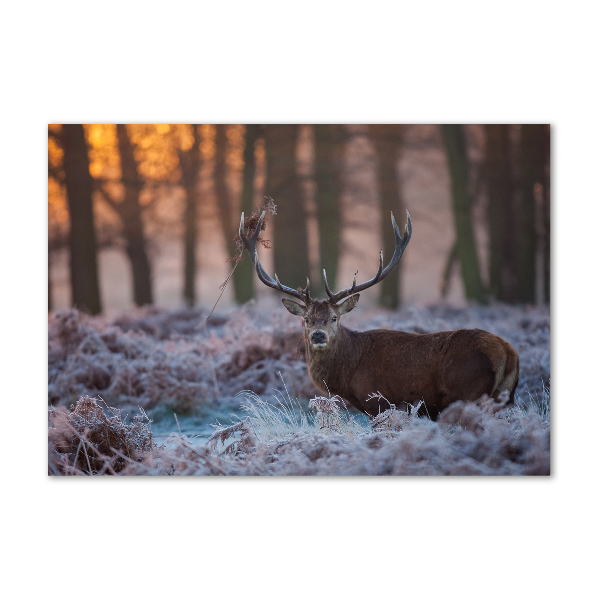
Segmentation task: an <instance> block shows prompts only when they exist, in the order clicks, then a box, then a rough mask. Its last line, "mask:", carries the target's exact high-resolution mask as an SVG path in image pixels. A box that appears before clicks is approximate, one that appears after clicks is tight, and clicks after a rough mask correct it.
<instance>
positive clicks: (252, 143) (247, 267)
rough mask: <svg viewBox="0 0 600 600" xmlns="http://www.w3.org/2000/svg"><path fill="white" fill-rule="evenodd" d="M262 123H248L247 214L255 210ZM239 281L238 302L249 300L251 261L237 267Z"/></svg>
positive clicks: (244, 206)
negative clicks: (257, 149) (258, 145)
mask: <svg viewBox="0 0 600 600" xmlns="http://www.w3.org/2000/svg"><path fill="white" fill-rule="evenodd" d="M262 135H263V133H262V127H261V126H260V125H246V134H245V142H244V172H243V182H242V212H244V213H245V214H246V215H247V216H249V215H251V214H252V212H253V201H254V179H255V177H256V156H255V150H256V142H257V141H258V140H259V139H260V138H261V137H262ZM236 274H237V277H238V281H239V292H238V294H237V297H238V302H240V303H243V302H247V301H248V300H250V299H251V298H253V297H254V269H253V268H252V263H251V262H250V261H247V260H244V261H241V262H240V263H239V264H238V266H237V269H236Z"/></svg>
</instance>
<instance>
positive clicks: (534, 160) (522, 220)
mask: <svg viewBox="0 0 600 600" xmlns="http://www.w3.org/2000/svg"><path fill="white" fill-rule="evenodd" d="M519 150H520V151H519V164H520V167H521V207H520V210H519V223H518V232H519V235H518V261H517V274H518V284H519V298H520V300H521V301H522V302H530V303H534V302H535V300H536V294H535V287H536V276H539V277H542V276H543V273H536V252H537V244H538V240H539V237H540V236H543V235H544V233H543V229H546V231H547V242H544V241H543V240H539V241H540V242H541V245H542V246H543V247H544V248H545V251H544V255H545V257H546V258H545V260H544V263H546V265H547V267H546V269H544V270H545V271H546V272H547V278H548V280H549V274H550V269H549V263H550V260H549V257H550V252H549V251H550V211H549V193H545V192H547V190H548V189H549V161H550V128H549V126H548V125H537V124H536V125H522V126H521V140H520V146H519ZM536 191H537V192H538V193H539V197H540V200H539V201H538V203H537V204H536ZM546 204H548V206H547V207H546ZM543 213H545V214H543ZM536 221H540V222H542V223H545V224H546V227H543V228H538V229H541V231H538V230H536ZM542 268H543V267H542ZM547 289H548V290H549V285H548V286H547ZM548 299H549V297H548Z"/></svg>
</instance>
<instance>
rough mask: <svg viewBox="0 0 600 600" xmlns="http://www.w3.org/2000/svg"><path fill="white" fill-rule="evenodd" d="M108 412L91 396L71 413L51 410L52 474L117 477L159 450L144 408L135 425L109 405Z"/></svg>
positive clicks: (78, 402) (50, 458) (74, 407)
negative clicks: (132, 464)
mask: <svg viewBox="0 0 600 600" xmlns="http://www.w3.org/2000/svg"><path fill="white" fill-rule="evenodd" d="M105 405H106V403H105ZM106 409H107V411H108V413H109V414H106V413H105V412H104V410H103V409H102V407H101V406H100V404H98V401H97V400H96V399H95V398H91V397H90V396H84V397H82V398H80V399H79V400H78V401H77V404H76V405H71V412H70V413H69V412H67V411H66V410H65V409H63V408H62V407H61V408H59V409H55V408H51V409H50V411H49V416H48V418H49V429H48V441H49V446H48V453H49V456H48V459H49V472H53V471H58V472H59V473H61V474H62V473H64V474H81V472H84V473H86V474H88V475H92V474H102V473H105V472H107V471H108V472H112V473H113V474H114V473H115V472H117V473H118V472H119V471H121V470H122V469H123V468H124V467H125V465H126V464H127V463H128V462H137V461H139V460H141V459H142V457H143V456H144V454H145V453H147V452H149V451H150V450H152V449H153V448H155V447H156V444H155V443H154V441H153V440H152V432H151V431H150V427H149V425H150V423H151V421H150V419H148V417H147V415H146V413H145V412H144V410H143V409H141V408H140V411H141V414H139V415H136V416H134V417H133V422H132V423H127V422H126V418H123V417H122V416H121V410H119V409H117V408H112V407H110V406H106ZM59 473H53V474H59Z"/></svg>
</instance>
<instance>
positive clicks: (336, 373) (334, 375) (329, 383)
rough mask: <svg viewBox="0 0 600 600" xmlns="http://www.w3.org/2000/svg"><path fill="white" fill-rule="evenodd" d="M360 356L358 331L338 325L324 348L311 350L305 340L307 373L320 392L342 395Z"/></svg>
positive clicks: (360, 343) (360, 347)
mask: <svg viewBox="0 0 600 600" xmlns="http://www.w3.org/2000/svg"><path fill="white" fill-rule="evenodd" d="M361 355H362V339H361V334H360V333H359V332H357V331H350V330H349V329H346V328H345V327H343V326H342V327H340V329H339V331H338V332H337V334H336V336H335V338H334V339H333V340H332V343H331V345H330V346H329V347H328V348H326V349H325V350H316V349H314V348H313V347H312V346H311V345H310V343H309V342H308V339H307V340H306V357H307V363H308V372H309V375H310V377H311V379H312V380H313V382H314V384H315V385H316V386H317V387H318V388H319V389H321V390H323V392H325V393H327V392H330V393H331V394H338V395H340V396H342V397H344V394H345V393H346V387H347V385H348V382H349V381H350V378H351V375H352V373H353V372H354V369H355V368H356V366H357V365H358V363H359V362H360V358H361Z"/></svg>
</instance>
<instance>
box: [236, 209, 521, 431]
mask: <svg viewBox="0 0 600 600" xmlns="http://www.w3.org/2000/svg"><path fill="white" fill-rule="evenodd" d="M263 217H264V212H263V214H262V215H261V217H260V220H259V221H258V224H257V225H256V227H254V231H253V233H252V235H251V237H250V238H248V237H246V235H245V234H244V223H245V222H244V215H243V214H242V221H241V223H240V232H239V233H240V238H241V240H242V241H243V243H244V245H245V247H246V248H247V250H248V252H249V254H250V257H251V258H252V263H253V264H254V266H255V268H256V272H257V274H258V277H259V279H260V280H261V281H262V282H263V283H264V284H265V285H267V286H269V287H272V288H274V289H277V290H280V291H282V292H285V293H286V294H288V295H290V296H293V297H294V298H297V299H298V300H300V301H301V302H302V304H299V303H297V302H294V301H292V300H289V299H288V298H283V299H282V302H283V304H284V305H285V307H286V308H287V310H288V311H289V312H291V313H292V314H294V315H298V316H300V317H302V318H303V321H304V329H305V331H304V337H305V343H306V356H307V361H308V371H309V373H310V376H311V378H312V380H313V382H314V383H315V384H316V385H317V386H318V387H319V388H320V389H322V390H323V391H324V392H328V393H331V394H337V395H338V396H341V397H342V398H344V399H345V400H347V401H348V402H350V404H352V405H353V406H355V407H356V408H357V409H359V410H361V411H363V412H364V413H366V414H368V415H371V416H376V415H377V414H379V413H380V412H382V411H384V410H387V409H388V408H390V404H394V405H396V406H397V407H398V408H402V406H401V405H402V404H403V403H408V404H416V403H417V402H419V401H420V400H422V401H423V402H424V404H425V408H426V409H427V413H428V414H429V416H430V417H431V418H432V419H435V418H436V416H437V415H438V413H439V412H440V411H441V410H443V409H444V408H446V407H447V406H448V405H449V404H451V403H452V402H455V401H457V400H466V401H469V400H477V399H478V398H480V397H481V396H483V395H484V394H488V395H489V396H491V397H494V398H497V397H498V395H499V394H500V393H501V392H503V391H505V390H506V391H508V392H509V395H510V396H509V397H510V401H511V402H512V401H514V394H515V388H516V387H517V382H518V379H519V356H518V354H517V352H516V351H515V349H514V348H513V347H512V346H511V345H510V344H509V343H508V342H506V341H505V340H503V339H502V338H499V337H498V336H496V335H493V334H491V333H488V332H487V331H482V330H481V329H459V330H458V331H442V332H440V333H429V334H415V333H404V332H401V331H389V330H383V329H376V330H373V331H364V332H358V331H350V330H349V329H346V328H345V327H343V326H342V325H341V324H340V319H341V317H342V315H344V314H346V313H347V312H349V311H351V310H352V309H353V308H354V307H355V306H356V303H357V302H358V298H359V294H358V292H361V291H362V290H365V289H367V288H369V287H371V286H373V285H375V284H377V283H379V282H380V281H381V280H382V279H383V278H384V277H386V276H387V275H388V273H390V272H391V271H392V269H393V268H394V267H395V266H396V265H397V264H398V262H399V260H400V258H401V257H402V254H403V252H404V250H405V248H406V246H407V245H408V242H409V241H410V237H411V235H412V225H411V221H410V215H408V223H407V225H406V229H405V236H404V237H402V236H401V235H400V231H399V229H398V226H397V224H396V221H395V219H394V215H392V225H393V227H394V234H395V237H396V248H395V250H394V255H393V256H392V259H391V260H390V262H389V264H388V265H387V267H385V269H384V268H383V253H380V258H379V269H378V271H377V274H376V275H375V277H373V278H372V279H370V280H369V281H366V282H365V283H361V284H359V285H357V284H356V276H355V277H354V283H353V284H352V287H350V288H346V289H344V290H341V291H340V292H338V293H337V294H334V293H332V292H331V290H330V289H329V286H328V285H327V277H326V275H325V271H323V275H324V277H325V291H326V292H327V295H328V296H329V300H313V299H312V298H311V297H310V289H309V287H310V286H309V282H308V280H307V282H306V288H304V289H303V290H302V289H297V290H294V289H293V288H290V287H287V286H285V285H282V284H281V282H280V281H279V279H278V278H277V275H275V279H273V278H272V277H270V276H269V275H268V274H267V273H266V272H265V270H264V269H263V267H262V265H261V264H260V261H259V260H258V254H257V252H256V242H257V240H258V235H259V233H260V231H261V228H262V222H263ZM342 300H343V302H342Z"/></svg>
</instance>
